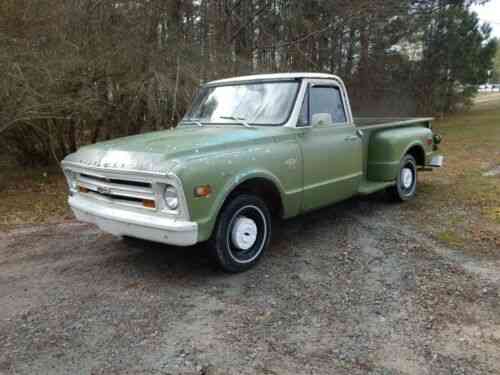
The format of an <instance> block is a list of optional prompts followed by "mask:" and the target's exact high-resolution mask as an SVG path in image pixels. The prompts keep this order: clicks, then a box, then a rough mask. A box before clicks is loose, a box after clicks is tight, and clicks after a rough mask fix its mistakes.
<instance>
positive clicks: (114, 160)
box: [63, 125, 277, 173]
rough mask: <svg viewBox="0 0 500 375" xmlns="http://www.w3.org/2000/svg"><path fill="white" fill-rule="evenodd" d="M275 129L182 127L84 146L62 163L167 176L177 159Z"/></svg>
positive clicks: (267, 134)
mask: <svg viewBox="0 0 500 375" xmlns="http://www.w3.org/2000/svg"><path fill="white" fill-rule="evenodd" d="M276 130H277V129H276V128H270V127H269V128H264V127H260V128H257V127H256V128H251V129H248V128H244V127H242V126H233V125H220V126H216V125H209V126H204V127H197V126H182V127H179V128H176V129H175V130H164V131H159V132H151V133H145V134H140V135H136V136H131V137H125V138H118V139H115V140H112V141H108V142H101V143H96V144H94V145H89V146H85V147H82V148H80V149H79V150H78V151H77V152H75V153H74V154H71V155H68V156H67V157H66V158H65V159H64V162H63V164H64V163H66V162H69V163H77V164H80V165H84V166H85V165H86V166H89V167H96V168H112V169H123V170H137V171H145V172H163V173H167V172H169V171H171V170H172V169H173V167H175V165H177V164H178V163H179V162H180V159H181V158H199V157H204V155H206V154H207V153H209V152H212V151H216V150H227V149H228V148H230V147H241V146H244V145H245V144H249V143H252V144H253V143H254V142H256V141H258V140H261V141H264V140H265V139H266V138H272V137H273V135H275V133H276Z"/></svg>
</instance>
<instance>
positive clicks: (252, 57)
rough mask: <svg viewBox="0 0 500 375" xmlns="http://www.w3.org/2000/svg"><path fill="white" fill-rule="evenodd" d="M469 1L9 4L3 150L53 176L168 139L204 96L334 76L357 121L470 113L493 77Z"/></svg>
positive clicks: (1, 55) (0, 127)
mask: <svg viewBox="0 0 500 375" xmlns="http://www.w3.org/2000/svg"><path fill="white" fill-rule="evenodd" d="M481 2H483V3H484V2H485V1H472V0H468V1H466V0H462V1H457V0H453V1H452V0H389V1H382V0H369V1H368V0H353V1H349V0H310V1H304V0H132V1H128V0H122V1H120V0H38V1H33V0H2V1H1V3H0V82H1V84H0V148H1V149H2V151H3V152H4V153H8V154H10V155H12V156H13V157H15V158H16V160H17V161H18V162H19V163H22V164H24V165H27V164H31V165H33V164H49V163H54V162H55V161H57V160H60V159H61V158H63V157H64V156H65V155H66V154H68V153H70V152H73V151H75V150H76V149H77V148H78V147H79V146H81V145H83V144H86V143H91V142H96V141H99V140H105V139H110V138H113V137H118V136H124V135H130V134H136V133H139V132H144V131H150V130H158V129H164V128H168V127H171V126H175V124H176V123H177V122H178V121H179V119H180V118H181V117H182V115H183V114H184V112H185V111H186V110H187V108H188V106H189V103H190V101H191V99H192V97H193V95H194V94H195V93H196V90H197V87H198V86H199V85H200V83H202V82H205V81H208V80H212V79H216V78H223V77H228V76H234V75H241V74H250V73H264V72H292V71H308V72H326V73H333V74H338V75H340V76H341V77H342V78H343V79H344V80H345V81H346V84H347V85H348V89H349V91H350V95H351V98H352V99H351V100H352V102H353V109H354V111H355V113H356V114H357V115H416V114H425V115H432V114H443V113H447V112H450V111H454V110H457V109H460V108H463V107H464V106H466V105H467V104H468V103H470V100H471V98H472V96H473V95H474V94H475V92H476V91H477V85H478V84H481V83H485V82H486V80H487V78H488V71H489V70H492V69H493V67H494V65H493V61H494V55H495V49H496V44H497V42H496V40H494V39H491V38H490V28H489V27H488V26H487V25H484V26H481V24H480V22H479V20H478V18H477V16H476V14H475V13H473V12H471V11H470V6H471V5H472V4H474V3H481Z"/></svg>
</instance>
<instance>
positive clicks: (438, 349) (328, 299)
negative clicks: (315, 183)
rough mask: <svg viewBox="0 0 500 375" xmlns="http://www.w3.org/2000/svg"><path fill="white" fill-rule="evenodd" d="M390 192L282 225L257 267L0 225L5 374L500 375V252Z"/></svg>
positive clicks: (193, 251) (89, 232) (81, 233)
mask: <svg viewBox="0 0 500 375" xmlns="http://www.w3.org/2000/svg"><path fill="white" fill-rule="evenodd" d="M407 216H408V210H406V209H405V206H400V205H396V204H393V203H389V202H388V201H387V200H386V199H385V197H384V195H382V194H378V195H375V196H372V197H369V198H363V199H361V198H356V199H353V200H351V201H348V202H346V203H343V204H340V205H336V206H333V207H331V208H328V209H325V210H322V211H319V212H316V213H312V214H309V215H307V216H305V217H302V218H297V219H294V220H292V221H288V222H285V223H284V224H283V225H281V226H280V230H279V232H278V233H276V235H275V238H274V241H273V244H272V246H271V249H270V251H269V252H268V253H267V254H266V255H265V256H264V258H263V259H262V261H261V262H260V264H259V265H258V267H256V268H255V269H253V270H251V271H249V272H246V273H244V274H240V275H226V274H223V273H221V272H219V271H217V270H216V269H215V268H214V267H213V266H212V264H211V262H210V260H209V258H208V257H207V256H206V252H205V249H204V247H203V246H197V247H193V248H189V249H182V248H173V247H166V246H163V245H157V244H151V243H147V242H140V241H136V242H133V243H131V244H130V243H129V244H127V243H125V242H124V241H121V240H120V239H117V238H114V237H112V236H109V235H106V234H103V233H101V232H100V231H98V230H97V229H96V228H95V227H93V226H90V225H86V224H80V223H77V222H71V221H70V222H66V223H63V224H49V225H41V226H22V227H18V228H16V229H14V230H11V231H9V232H3V234H0V236H1V238H0V373H1V374H206V375H208V374H210V375H213V374H432V375H434V374H496V373H500V369H499V363H500V305H499V301H500V299H499V297H500V296H499V291H500V289H499V285H500V257H497V256H493V255H491V256H489V257H488V258H487V259H486V260H484V259H483V258H481V257H473V256H470V255H465V253H464V252H462V251H458V250H453V249H451V248H448V247H446V246H445V245H443V244H442V243H438V242H436V240H434V239H433V238H432V237H431V236H429V235H428V234H427V233H426V231H424V230H422V229H418V228H417V227H416V226H414V225H411V224H409V222H408V221H407Z"/></svg>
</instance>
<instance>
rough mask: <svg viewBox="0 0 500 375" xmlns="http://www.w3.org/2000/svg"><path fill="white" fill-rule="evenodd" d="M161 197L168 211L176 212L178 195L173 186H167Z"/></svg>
mask: <svg viewBox="0 0 500 375" xmlns="http://www.w3.org/2000/svg"><path fill="white" fill-rule="evenodd" d="M163 197H164V198H165V204H166V205H167V208H168V209H170V210H176V209H177V208H178V207H179V195H178V194H177V190H176V189H175V188H174V187H173V186H167V188H166V189H165V193H164V194H163Z"/></svg>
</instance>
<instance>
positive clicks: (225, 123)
mask: <svg viewBox="0 0 500 375" xmlns="http://www.w3.org/2000/svg"><path fill="white" fill-rule="evenodd" d="M302 81H303V79H302V78H293V79H290V78H285V79H269V80H267V79H266V80H258V81H251V80H249V81H244V82H228V83H222V84H205V85H202V86H201V87H200V89H203V88H211V87H228V86H243V85H260V84H266V83H281V82H296V83H297V88H296V90H295V95H294V97H293V100H292V105H291V106H290V109H289V110H288V114H287V116H286V117H285V120H284V121H282V122H281V123H267V124H266V123H253V122H249V123H248V124H249V125H252V126H262V127H271V126H272V127H278V126H284V125H285V124H286V123H287V122H288V121H290V117H291V116H292V113H293V110H294V109H295V106H296V104H297V98H298V97H299V93H300V88H301V86H302ZM193 102H194V100H193ZM193 104H194V103H193ZM191 109H192V106H191V107H190V108H189V110H188V111H187V112H186V113H189V112H190V111H191ZM186 121H192V120H189V118H182V120H181V121H180V122H186ZM200 122H201V123H202V124H203V125H206V126H210V125H240V124H239V123H238V122H236V121H234V122H205V121H200Z"/></svg>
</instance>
